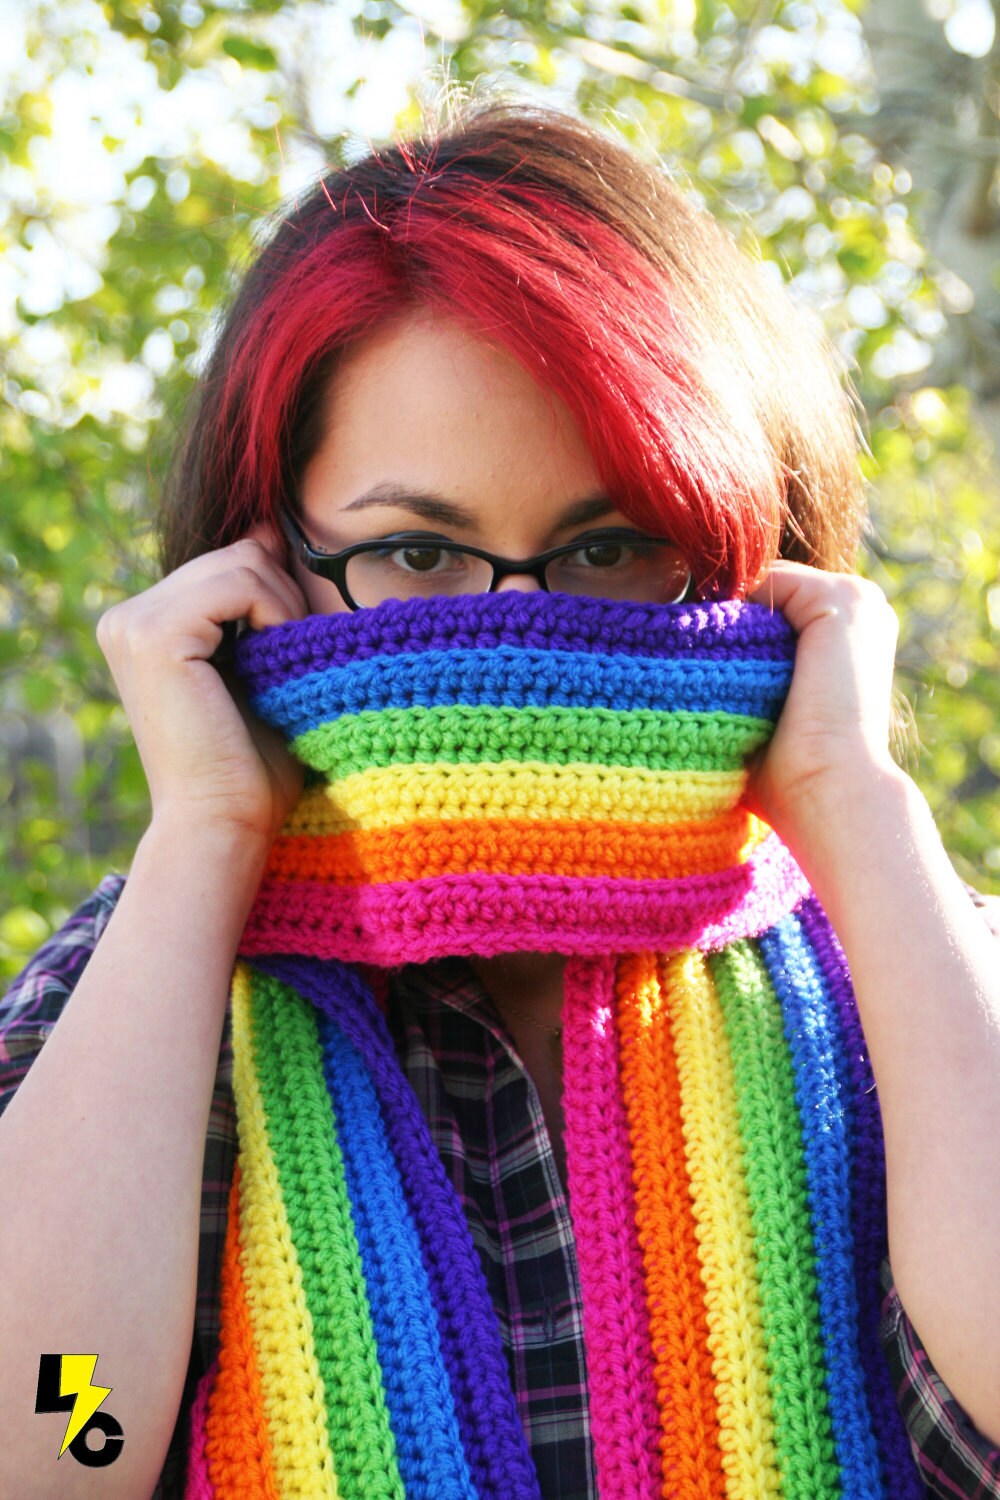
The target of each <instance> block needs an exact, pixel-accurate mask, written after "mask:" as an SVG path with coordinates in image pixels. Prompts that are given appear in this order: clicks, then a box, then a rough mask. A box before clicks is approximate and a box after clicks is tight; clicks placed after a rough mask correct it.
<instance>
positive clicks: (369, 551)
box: [281, 508, 691, 609]
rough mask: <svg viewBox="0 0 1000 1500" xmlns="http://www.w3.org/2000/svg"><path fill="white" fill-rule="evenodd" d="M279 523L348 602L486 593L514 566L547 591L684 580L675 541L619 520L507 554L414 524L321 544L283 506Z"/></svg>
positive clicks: (635, 590)
mask: <svg viewBox="0 0 1000 1500" xmlns="http://www.w3.org/2000/svg"><path fill="white" fill-rule="evenodd" d="M281 524H282V527H283V529H284V532H285V535H286V536H287V538H288V541H289V543H290V545H291V548H292V552H293V555H294V556H295V557H297V558H298V560H299V561H300V562H301V563H302V565H303V567H305V568H308V569H309V571H310V573H315V574H317V575H318V576H319V577H320V578H327V579H329V580H330V582H331V583H335V584H336V585H337V588H338V589H339V590H340V593H341V597H342V598H343V600H344V603H345V604H346V605H347V606H348V608H349V609H371V608H373V607H374V606H375V605H376V604H382V603H383V602H384V601H385V600H386V599H429V598H434V597H436V596H439V595H448V596H451V595H457V594H490V593H493V592H494V590H495V589H496V586H497V584H498V583H500V582H501V580H502V579H504V578H508V577H511V576H512V575H514V574H519V575H525V576H527V577H529V578H534V579H536V580H537V582H538V584H539V587H540V588H543V589H545V591H546V592H547V593H551V594H557V593H558V594H582V595H585V596H587V597H589V598H592V599H618V600H621V601H622V602H627V603H633V604H676V603H677V602H678V600H680V599H683V598H684V595H685V594H686V593H687V591H688V588H689V587H690V584H691V569H690V567H689V566H688V564H687V561H686V559H685V557H684V555H683V553H682V552H681V550H680V548H679V547H677V546H676V545H675V544H674V543H673V542H671V541H668V540H667V539H666V538H664V537H656V536H645V535H643V533H642V532H638V531H629V530H628V529H627V528H625V527H617V526H616V527H606V528H604V529H603V530H600V531H591V532H588V533H587V534H586V535H585V536H581V537H578V538H577V539H576V540H575V541H572V542H567V543H566V544H565V545H564V546H562V547H552V548H550V549H549V551H548V552H539V553H538V554H537V556H535V557H521V558H513V557H497V556H496V554H495V553H493V552H484V551H483V549H482V548H481V547H468V546H466V545H465V544H464V543H462V542H452V541H448V540H446V539H445V538H442V537H436V536H430V535H428V534H427V533H425V532H414V531H402V532H397V533H394V534H393V535H392V536H383V537H379V538H378V540H377V541H370V542H355V543H354V545H353V546H351V547H344V548H342V549H341V550H340V551H339V552H323V551H322V550H321V549H320V548H318V547H314V546H313V544H312V543H311V542H310V540H309V538H308V537H307V536H306V534H305V532H304V531H303V530H302V527H301V526H300V524H299V522H298V521H297V519H296V518H295V516H293V515H292V514H291V512H290V511H289V510H287V509H284V508H283V509H282V511H281Z"/></svg>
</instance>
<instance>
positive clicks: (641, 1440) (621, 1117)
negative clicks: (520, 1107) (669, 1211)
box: [563, 957, 662, 1500]
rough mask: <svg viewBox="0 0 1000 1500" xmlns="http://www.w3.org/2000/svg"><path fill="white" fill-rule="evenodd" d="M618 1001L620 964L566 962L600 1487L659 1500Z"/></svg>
mask: <svg viewBox="0 0 1000 1500" xmlns="http://www.w3.org/2000/svg"><path fill="white" fill-rule="evenodd" d="M614 999H615V960H614V959H613V958H611V957H604V958H593V959H582V960H578V961H572V960H571V961H570V962H569V963H568V964H567V966H566V974H565V991H564V1000H563V1057H564V1063H565V1081H564V1085H563V1088H564V1095H563V1108H564V1110H565V1114H566V1157H567V1165H568V1169H569V1189H570V1207H571V1209H572V1214H573V1227H574V1230H575V1232H576V1245H577V1258H578V1261H579V1266H580V1285H581V1287H582V1289H583V1328H584V1337H585V1340H586V1345H587V1376H588V1380H589V1383H590V1390H591V1403H590V1420H591V1427H592V1429H593V1434H594V1457H595V1460H596V1463H597V1479H598V1484H599V1486H600V1491H601V1494H602V1495H614V1496H615V1500H654V1497H656V1496H658V1495H659V1494H660V1488H661V1483H662V1476H661V1473H660V1459H659V1429H660V1424H659V1415H658V1411H657V1405H656V1387H655V1384H654V1381H653V1351H652V1347H651V1344H650V1336H649V1318H648V1314H647V1311H646V1295H645V1286H644V1282H643V1276H642V1254H641V1251H640V1249H639V1240H638V1234H637V1231H636V1221H635V1198H634V1194H633V1190H632V1163H631V1153H630V1151H629V1142H628V1126H627V1123H626V1117H625V1105H624V1101H623V1098H622V1091H621V1081H620V1078H619V1074H618V1049H617V1040H616V1036H615V1021H614Z"/></svg>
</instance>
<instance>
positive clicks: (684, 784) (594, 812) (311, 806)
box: [283, 761, 747, 834]
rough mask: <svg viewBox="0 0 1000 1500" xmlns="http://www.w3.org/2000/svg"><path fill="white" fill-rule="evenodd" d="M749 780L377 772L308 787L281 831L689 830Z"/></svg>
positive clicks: (740, 774) (479, 768) (712, 774)
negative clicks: (544, 821)
mask: <svg viewBox="0 0 1000 1500" xmlns="http://www.w3.org/2000/svg"><path fill="white" fill-rule="evenodd" d="M746 777H747V773H746V771H745V770H737V771H650V770H648V769H646V768H645V767H642V766H637V767H635V768H628V767H618V766H610V767H604V766H601V767H595V766H593V765H585V764H574V765H568V766H553V765H547V764H546V763H545V762H544V761H499V762H497V763H495V764H479V765H475V766H468V765H451V764H447V763H444V762H438V763H436V764H433V765H428V764H424V763H422V762H421V763H417V764H414V765H406V766H384V767H383V766H375V767H372V768H371V769H369V770H367V771H357V772H354V773H353V774H352V775H350V776H345V777H343V779H342V780H340V781H335V782H334V783H333V784H332V785H329V786H316V787H311V788H310V789H309V790H308V791H307V792H306V794H305V795H304V796H303V798H302V800H301V801H300V802H299V805H298V807H297V808H296V810H295V811H294V812H293V813H292V816H291V818H290V819H289V821H288V822H287V823H286V824H285V828H284V830H283V831H284V832H285V833H286V834H296V833H300V834H302V833H305V834H336V833H347V832H350V831H355V830H358V829H369V828H392V827H395V826H397V825H399V824H403V823H410V822H416V821H419V822H438V821H441V820H448V819H456V818H560V819H571V820H572V821H574V822H581V821H587V820H588V819H597V820H611V821H613V822H622V823H646V822H650V823H673V822H687V821H692V820H696V819H697V820H701V819H707V818H712V817H716V816H717V815H718V814H719V813H720V812H726V811H728V810H729V809H730V808H732V807H734V806H735V805H736V803H737V801H738V800H739V798H740V795H741V793H742V791H743V788H744V786H745V784H746Z"/></svg>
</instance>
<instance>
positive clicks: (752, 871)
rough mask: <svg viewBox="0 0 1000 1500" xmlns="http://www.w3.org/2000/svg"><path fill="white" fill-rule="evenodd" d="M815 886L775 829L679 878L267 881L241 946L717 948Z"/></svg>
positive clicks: (387, 963)
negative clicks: (750, 846)
mask: <svg viewBox="0 0 1000 1500" xmlns="http://www.w3.org/2000/svg"><path fill="white" fill-rule="evenodd" d="M807 894H808V887H807V885H806V881H805V876H804V875H803V874H802V872H801V870H800V869H799V868H798V866H797V865H796V864H795V861H794V860H793V859H792V856H791V854H789V852H788V850H787V849H786V848H785V846H784V845H783V844H782V843H780V842H779V840H778V839H777V838H774V837H770V838H767V839H766V840H765V841H764V842H763V843H762V844H760V845H759V846H758V847H757V849H755V850H754V852H753V853H752V854H751V856H750V858H749V859H748V860H747V861H746V862H745V863H744V864H741V865H735V866H732V867H730V868H729V869H726V870H722V871H719V872H718V873H717V874H710V875H685V876H679V877H678V878H676V879H674V880H624V879H623V880H617V879H614V878H612V877H606V876H602V877H586V878H584V877H579V876H578V877H572V876H560V875H488V874H472V875H442V876H439V877H436V878H434V879H430V880H414V881H392V882H386V883H384V884H380V885H362V886H340V885H336V884H330V883H326V882H322V881H306V880H300V881H278V880H265V881H264V883H263V884H262V886H261V888H260V891H259V893H258V896H257V899H256V901H255V903H254V907H253V910H252V912H251V914H250V919H249V921H248V923H247V927H246V931H245V932H244V934H243V937H242V939H241V943H240V952H241V953H242V954H243V955H244V956H245V957H253V956H254V955H256V954H265V953H293V954H294V953H300V954H306V955H307V956H309V957H312V958H340V959H344V960H345V961H348V962H357V963H369V964H375V965H377V966H379V967H383V968H387V967H393V966H395V965H398V964H403V963H418V964H419V963H427V962H429V961H430V960H431V959H435V958H445V957H447V956H448V955H450V954H478V955H480V956H482V957H489V956H491V955H493V954H496V953H523V952H533V953H538V952H557V953H580V954H601V953H608V952H634V951H639V950H643V949H650V948H652V949H661V948H675V947H684V948H703V949H716V948H721V947H724V946H725V944H726V943H731V942H733V941H734V940H735V939H737V938H745V937H757V936H758V935H759V934H760V933H762V932H764V931H766V929H767V928H768V927H770V926H772V925H773V923H775V922H776V921H777V920H778V918H779V917H782V916H785V915H786V914H787V913H788V912H790V911H791V910H792V909H793V908H794V907H795V906H796V904H797V903H798V902H799V901H801V900H802V899H803V898H804V897H805V896H806V895H807Z"/></svg>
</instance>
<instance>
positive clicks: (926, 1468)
mask: <svg viewBox="0 0 1000 1500" xmlns="http://www.w3.org/2000/svg"><path fill="white" fill-rule="evenodd" d="M882 1286H883V1290H884V1291H885V1300H884V1301H883V1303H882V1324H881V1328H880V1330H879V1331H880V1333H881V1335H882V1344H883V1347H884V1349H885V1352H886V1357H887V1359H888V1361H889V1368H890V1370H891V1371H892V1376H893V1380H894V1381H895V1385H896V1395H897V1399H898V1401H899V1406H900V1410H901V1411H902V1413H903V1420H904V1422H905V1423H906V1428H907V1432H908V1433H909V1437H910V1445H911V1447H912V1448H913V1453H914V1457H915V1458H916V1461H917V1466H918V1468H919V1470H920V1476H921V1478H922V1479H923V1482H924V1484H925V1486H926V1488H927V1493H928V1494H929V1495H935V1496H942V1497H947V1500H1000V1448H997V1447H996V1446H995V1444H993V1443H991V1442H989V1441H988V1440H987V1439H986V1438H984V1437H983V1435H982V1433H981V1432H979V1431H978V1430H977V1429H976V1428H975V1427H974V1426H973V1425H972V1423H971V1422H970V1421H969V1418H968V1417H967V1416H966V1414H965V1412H964V1411H963V1410H962V1408H961V1406H959V1404H958V1402H957V1401H956V1400H955V1398H954V1396H953V1395H952V1394H951V1392H950V1391H949V1389H948V1387H947V1386H946V1385H945V1383H944V1381H943V1380H942V1379H941V1377H940V1375H938V1373H937V1371H936V1370H935V1368H934V1366H933V1365H932V1364H931V1361H930V1359H929V1357H928V1354H927V1350H926V1349H925V1348H924V1346H923V1344H922V1343H921V1342H920V1336H919V1334H918V1333H917V1331H916V1329H915V1328H914V1327H913V1324H912V1323H911V1322H910V1320H909V1318H908V1317H907V1316H906V1312H905V1311H904V1309H903V1305H902V1303H901V1302H900V1300H899V1294H898V1293H897V1291H896V1287H895V1284H894V1282H893V1279H892V1271H891V1270H890V1268H889V1264H888V1262H886V1263H885V1265H884V1266H883V1267H882Z"/></svg>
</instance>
